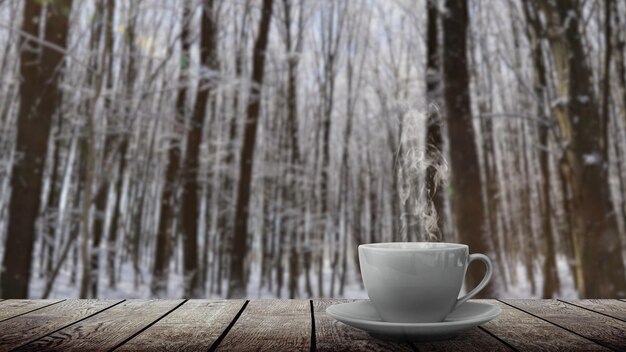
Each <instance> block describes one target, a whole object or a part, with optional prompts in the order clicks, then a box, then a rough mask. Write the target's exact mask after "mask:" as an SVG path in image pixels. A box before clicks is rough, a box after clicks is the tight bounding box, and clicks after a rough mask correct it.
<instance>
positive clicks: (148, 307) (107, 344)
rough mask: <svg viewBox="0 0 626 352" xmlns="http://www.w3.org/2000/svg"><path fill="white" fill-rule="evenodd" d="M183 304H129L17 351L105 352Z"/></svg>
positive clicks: (138, 302) (170, 302)
mask: <svg viewBox="0 0 626 352" xmlns="http://www.w3.org/2000/svg"><path fill="white" fill-rule="evenodd" d="M183 302H184V301H183V300H152V301H150V300H129V301H125V302H123V303H120V304H118V305H116V306H115V307H112V308H110V309H107V310H106V311H104V312H102V313H100V314H96V315H94V316H93V317H90V318H88V319H85V320H83V321H80V322H78V323H76V324H73V325H70V326H69V327H67V328H64V329H62V330H59V331H57V332H55V333H53V334H50V335H47V336H45V337H43V338H41V339H39V340H36V341H34V342H32V343H29V344H28V345H25V346H22V347H21V348H19V349H17V350H18V351H59V350H63V351H108V350H110V349H111V348H114V347H115V346H117V345H119V344H120V343H122V342H124V341H125V340H126V339H128V338H130V337H131V336H133V335H135V334H137V333H139V332H141V331H142V330H143V329H144V328H146V327H147V326H148V325H150V324H151V323H153V322H155V321H156V320H158V319H159V318H161V317H163V316H164V315H165V314H167V313H169V312H171V311H172V310H173V309H175V308H176V307H178V306H179V305H180V304H181V303H183Z"/></svg>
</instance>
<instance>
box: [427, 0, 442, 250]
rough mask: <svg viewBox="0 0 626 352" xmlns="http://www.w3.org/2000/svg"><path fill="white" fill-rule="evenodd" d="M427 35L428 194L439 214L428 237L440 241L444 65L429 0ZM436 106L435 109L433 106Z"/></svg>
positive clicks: (436, 18) (435, 16)
mask: <svg viewBox="0 0 626 352" xmlns="http://www.w3.org/2000/svg"><path fill="white" fill-rule="evenodd" d="M426 12H427V32H426V50H427V52H428V55H427V57H426V101H427V104H428V105H429V107H428V122H427V130H426V154H427V156H428V158H429V161H430V162H429V165H428V167H427V169H426V178H425V182H426V192H427V196H428V199H427V200H428V201H429V202H432V203H433V206H434V209H435V211H436V212H437V227H436V228H429V229H425V230H426V232H427V233H428V235H430V236H432V237H433V238H435V239H438V240H444V235H443V233H442V231H443V224H444V221H443V220H444V219H443V216H444V197H445V190H444V189H443V186H444V185H441V184H440V182H441V181H438V178H439V175H437V168H436V166H438V164H439V163H441V162H442V157H443V156H442V154H443V136H442V132H441V129H442V124H443V121H442V120H441V117H440V116H439V114H438V106H439V105H440V104H441V64H440V50H439V10H438V9H437V1H435V0H427V1H426ZM433 105H434V106H433Z"/></svg>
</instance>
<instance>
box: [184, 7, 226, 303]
mask: <svg viewBox="0 0 626 352" xmlns="http://www.w3.org/2000/svg"><path fill="white" fill-rule="evenodd" d="M213 12H214V11H213V0H205V1H204V2H203V3H202V21H201V27H202V28H201V34H200V37H201V39H200V41H201V42H200V61H201V64H202V66H203V67H206V68H207V69H210V70H217V69H218V65H217V27H216V24H215V22H214V17H215V14H214V13H213ZM202 74H203V75H204V76H205V77H203V78H201V79H200V82H199V87H198V91H197V95H196V105H195V107H194V111H193V116H192V120H191V123H190V125H189V129H188V130H187V149H186V155H185V158H184V165H183V170H185V173H186V175H185V177H184V181H185V184H184V187H183V198H182V204H183V212H182V224H183V253H184V256H183V275H184V296H185V297H189V298H197V297H199V296H200V294H201V292H200V291H201V290H200V287H199V283H200V280H199V275H200V273H199V271H198V219H199V217H200V214H201V213H200V209H199V202H198V192H199V185H198V170H199V168H200V163H199V155H200V144H201V143H202V131H203V127H204V118H205V115H206V110H207V109H206V107H207V101H208V99H209V94H210V91H211V88H210V86H211V84H213V83H212V82H211V79H209V78H208V77H206V73H202Z"/></svg>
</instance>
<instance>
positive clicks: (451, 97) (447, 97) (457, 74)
mask: <svg viewBox="0 0 626 352" xmlns="http://www.w3.org/2000/svg"><path fill="white" fill-rule="evenodd" d="M446 9H447V11H448V12H447V14H446V15H445V16H444V17H443V30H444V41H443V77H444V102H445V107H446V115H447V123H448V133H449V138H450V155H451V157H450V159H451V169H452V185H453V188H454V194H453V202H454V203H453V204H454V210H455V219H456V226H457V229H458V231H459V238H460V240H461V242H462V243H465V244H467V245H469V248H470V251H471V252H473V253H485V254H488V253H489V252H490V248H489V247H488V245H487V240H486V239H485V238H483V233H484V229H485V228H484V225H485V224H484V215H485V210H484V205H483V202H482V192H481V188H482V184H481V179H480V170H479V162H478V153H477V150H476V144H475V132H474V129H473V126H472V114H471V109H470V90H469V89H470V87H469V83H470V82H469V71H468V67H467V57H466V55H467V38H466V35H467V33H468V21H469V18H468V17H469V14H468V7H467V0H447V1H446ZM482 272H484V269H483V268H480V267H479V266H478V265H472V266H471V267H470V268H469V269H468V271H467V276H466V284H467V287H468V289H471V288H473V287H475V286H476V285H477V284H478V283H479V282H480V280H481V279H482V277H483V275H482ZM493 282H494V280H491V282H490V284H488V285H487V287H485V288H484V289H483V290H482V291H481V292H480V293H479V296H480V297H493V296H494V295H495V290H494V285H493Z"/></svg>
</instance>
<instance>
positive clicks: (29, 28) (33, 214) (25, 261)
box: [0, 0, 72, 298]
mask: <svg viewBox="0 0 626 352" xmlns="http://www.w3.org/2000/svg"><path fill="white" fill-rule="evenodd" d="M46 4H47V11H46V15H47V18H46V19H45V29H44V40H45V41H46V42H49V43H51V44H54V45H56V46H58V47H61V48H65V46H66V41H67V32H68V27H69V15H70V11H71V8H72V0H54V1H48V2H46ZM41 10H42V6H41V2H37V1H28V2H26V3H25V4H24V21H23V24H22V30H23V31H24V32H25V33H27V34H30V35H32V36H34V37H37V38H38V37H39V24H40V23H41V21H42V19H41V18H40V16H41V15H42V11H41ZM22 44H23V45H24V46H26V47H25V48H22V51H21V53H20V75H21V77H22V80H21V83H20V97H21V98H20V105H19V111H18V116H17V137H16V150H15V152H16V154H17V155H20V156H21V159H18V160H16V161H15V162H14V164H13V171H12V177H11V190H12V192H11V197H10V200H9V210H10V211H9V217H8V230H7V237H6V243H5V247H4V248H5V250H4V253H5V255H4V258H3V263H2V267H3V268H4V270H3V271H2V273H1V276H0V282H1V283H0V292H1V295H2V297H3V298H27V297H28V285H29V280H30V274H31V270H30V269H31V259H32V255H33V253H32V251H33V241H34V238H35V230H36V226H35V222H36V220H37V215H38V212H39V206H40V202H41V189H42V183H43V180H42V174H43V170H44V163H45V160H46V156H47V154H48V153H47V148H48V138H49V136H50V128H51V124H52V115H53V114H54V111H55V109H56V105H57V102H58V101H59V98H60V96H59V94H60V91H59V87H58V81H59V72H58V69H59V67H61V64H62V62H63V54H62V53H61V52H59V51H57V50H55V49H51V48H50V47H48V46H41V45H40V44H38V43H36V42H33V41H29V40H23V41H22ZM37 62H39V64H37Z"/></svg>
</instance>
